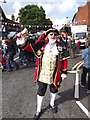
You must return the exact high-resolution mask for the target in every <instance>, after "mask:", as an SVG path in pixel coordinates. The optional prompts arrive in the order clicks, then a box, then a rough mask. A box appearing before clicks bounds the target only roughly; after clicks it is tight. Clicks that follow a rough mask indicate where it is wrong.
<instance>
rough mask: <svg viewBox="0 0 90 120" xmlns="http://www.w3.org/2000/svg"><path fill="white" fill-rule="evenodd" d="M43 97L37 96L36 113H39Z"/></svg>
mask: <svg viewBox="0 0 90 120" xmlns="http://www.w3.org/2000/svg"><path fill="white" fill-rule="evenodd" d="M42 101H43V96H40V95H37V112H41V107H42Z"/></svg>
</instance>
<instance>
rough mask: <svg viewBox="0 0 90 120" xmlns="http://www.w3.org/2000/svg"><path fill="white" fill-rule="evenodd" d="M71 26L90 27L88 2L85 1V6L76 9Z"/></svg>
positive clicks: (89, 2)
mask: <svg viewBox="0 0 90 120" xmlns="http://www.w3.org/2000/svg"><path fill="white" fill-rule="evenodd" d="M72 24H73V25H88V26H90V0H87V3H86V5H85V6H80V7H78V12H77V13H76V14H75V15H74V17H73V19H72Z"/></svg>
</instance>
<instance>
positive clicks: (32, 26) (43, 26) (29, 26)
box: [0, 22, 60, 29]
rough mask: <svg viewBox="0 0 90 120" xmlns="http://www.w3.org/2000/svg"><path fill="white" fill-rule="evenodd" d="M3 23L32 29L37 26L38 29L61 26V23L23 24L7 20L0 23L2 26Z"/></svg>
mask: <svg viewBox="0 0 90 120" xmlns="http://www.w3.org/2000/svg"><path fill="white" fill-rule="evenodd" d="M2 25H5V26H13V27H21V28H24V27H26V28H30V29H34V28H36V29H43V28H51V27H59V26H60V25H28V24H27V25H25V24H24V25H22V24H19V23H18V24H16V23H7V22H2V23H1V24H0V28H1V26H2Z"/></svg>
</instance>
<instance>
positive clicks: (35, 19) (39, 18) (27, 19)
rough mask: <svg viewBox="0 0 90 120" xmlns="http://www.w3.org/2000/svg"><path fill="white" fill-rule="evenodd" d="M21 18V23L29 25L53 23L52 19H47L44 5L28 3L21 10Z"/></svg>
mask: <svg viewBox="0 0 90 120" xmlns="http://www.w3.org/2000/svg"><path fill="white" fill-rule="evenodd" d="M19 18H20V23H21V24H28V25H52V21H51V20H50V19H46V14H45V10H44V9H43V7H42V6H40V8H39V7H38V6H37V5H26V6H25V7H24V8H21V9H20V10H19Z"/></svg>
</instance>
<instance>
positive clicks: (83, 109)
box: [76, 101, 90, 118]
mask: <svg viewBox="0 0 90 120" xmlns="http://www.w3.org/2000/svg"><path fill="white" fill-rule="evenodd" d="M76 103H77V105H78V106H79V107H80V108H81V109H82V111H83V112H84V113H85V114H86V115H87V117H88V118H90V112H89V111H88V110H87V109H86V108H85V107H84V106H83V104H82V103H81V102H80V101H76Z"/></svg>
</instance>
